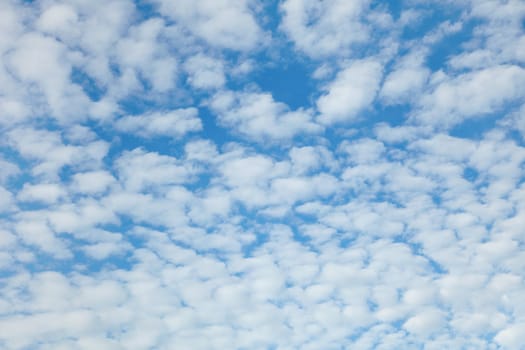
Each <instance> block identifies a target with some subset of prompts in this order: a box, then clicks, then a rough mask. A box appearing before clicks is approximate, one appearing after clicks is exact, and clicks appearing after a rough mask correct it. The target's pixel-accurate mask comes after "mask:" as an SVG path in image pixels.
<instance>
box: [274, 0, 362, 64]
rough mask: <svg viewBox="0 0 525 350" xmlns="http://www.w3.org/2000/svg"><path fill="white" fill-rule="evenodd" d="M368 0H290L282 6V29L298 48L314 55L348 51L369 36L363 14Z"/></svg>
mask: <svg viewBox="0 0 525 350" xmlns="http://www.w3.org/2000/svg"><path fill="white" fill-rule="evenodd" d="M367 5H368V1H354V2H351V3H349V2H346V1H334V2H330V3H325V2H323V1H318V0H313V1H312V0H287V1H284V2H283V3H282V4H281V5H280V9H281V11H282V12H283V19H282V23H281V28H282V29H283V30H284V32H285V33H286V34H287V35H288V36H289V37H290V39H291V40H292V41H293V42H294V43H295V45H296V46H297V48H298V49H299V50H301V51H304V52H305V53H306V54H307V55H309V56H312V57H323V56H328V55H334V54H335V55H339V54H343V55H344V54H347V53H348V51H349V49H350V48H351V45H352V44H354V43H362V42H364V41H366V40H367V39H368V38H369V29H368V27H367V26H366V24H364V23H362V20H361V17H362V15H363V14H364V11H365V9H366V8H367V7H368V6H367Z"/></svg>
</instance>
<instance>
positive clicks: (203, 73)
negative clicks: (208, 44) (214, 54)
mask: <svg viewBox="0 0 525 350" xmlns="http://www.w3.org/2000/svg"><path fill="white" fill-rule="evenodd" d="M184 68H185V69H186V71H187V72H188V75H189V77H188V83H189V84H190V85H191V86H193V87H195V88H197V89H213V88H219V87H221V86H223V85H224V83H225V82H226V78H225V77H224V67H223V63H222V61H220V60H218V59H214V58H211V57H207V56H204V55H202V54H197V55H195V56H192V57H190V58H188V59H187V60H186V62H185V63H184Z"/></svg>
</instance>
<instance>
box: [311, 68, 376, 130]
mask: <svg viewBox="0 0 525 350" xmlns="http://www.w3.org/2000/svg"><path fill="white" fill-rule="evenodd" d="M381 76H382V67H381V64H380V63H379V62H376V61H374V60H362V61H355V62H352V63H351V64H350V66H349V67H347V68H345V69H343V70H342V71H341V72H339V73H338V74H337V76H336V78H335V80H334V81H332V82H331V83H330V84H329V85H328V86H326V88H325V90H326V94H324V95H322V96H321V97H319V99H318V100H317V108H318V109H319V112H320V113H321V115H320V116H319V121H320V122H321V123H323V124H334V123H337V122H345V121H353V120H355V119H356V118H357V117H358V116H359V112H361V111H363V110H365V109H367V108H370V107H371V104H372V102H373V101H374V99H375V96H376V94H377V92H378V90H379V83H380V80H381Z"/></svg>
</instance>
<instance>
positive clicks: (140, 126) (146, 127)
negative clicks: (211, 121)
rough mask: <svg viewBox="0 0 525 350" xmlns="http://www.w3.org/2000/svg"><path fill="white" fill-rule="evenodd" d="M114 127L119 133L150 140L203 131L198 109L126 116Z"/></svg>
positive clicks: (177, 136)
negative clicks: (156, 137)
mask: <svg viewBox="0 0 525 350" xmlns="http://www.w3.org/2000/svg"><path fill="white" fill-rule="evenodd" d="M114 125H115V128H116V129H117V130H119V131H122V132H126V133H131V134H134V135H137V136H140V137H148V138H151V137H155V136H170V137H175V138H180V137H183V136H184V135H185V134H187V133H189V132H195V131H199V130H201V129H202V122H201V120H200V119H199V117H198V110H197V109H196V108H185V109H177V110H174V111H169V112H154V113H149V114H145V115H138V116H124V117H122V118H119V119H118V120H117V121H116V122H115V124H114Z"/></svg>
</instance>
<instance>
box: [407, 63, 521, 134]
mask: <svg viewBox="0 0 525 350" xmlns="http://www.w3.org/2000/svg"><path fill="white" fill-rule="evenodd" d="M431 79H432V81H433V84H432V85H433V88H432V90H431V91H430V92H429V93H427V94H425V95H424V96H422V98H421V100H420V110H419V111H416V112H414V113H413V116H412V118H413V119H415V120H417V121H419V122H424V123H429V124H431V125H436V126H445V127H448V126H454V125H456V124H458V123H461V122H462V121H463V120H465V119H468V118H475V117H482V116H484V115H487V114H489V113H494V112H497V111H499V110H500V109H502V108H503V106H504V105H505V104H506V103H509V102H510V103H512V102H514V101H516V100H519V99H521V98H523V96H524V95H523V91H525V70H523V69H522V68H521V67H519V66H515V65H500V66H494V67H490V68H486V69H482V70H478V71H473V72H469V73H465V74H462V75H459V76H457V77H452V78H451V77H447V76H446V75H444V74H443V73H442V72H438V73H436V74H435V75H434V76H433V77H432V78H431Z"/></svg>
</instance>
